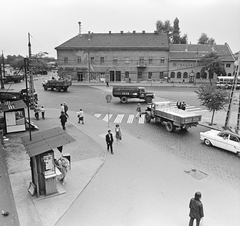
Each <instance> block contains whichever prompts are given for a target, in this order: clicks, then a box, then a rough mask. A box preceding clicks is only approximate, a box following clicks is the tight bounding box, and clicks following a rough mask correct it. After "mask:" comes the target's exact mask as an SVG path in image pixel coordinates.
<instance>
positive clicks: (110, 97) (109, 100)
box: [105, 94, 112, 103]
mask: <svg viewBox="0 0 240 226" xmlns="http://www.w3.org/2000/svg"><path fill="white" fill-rule="evenodd" d="M105 98H106V100H107V103H111V100H112V95H110V94H108V95H106V97H105Z"/></svg>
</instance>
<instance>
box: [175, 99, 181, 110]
mask: <svg viewBox="0 0 240 226" xmlns="http://www.w3.org/2000/svg"><path fill="white" fill-rule="evenodd" d="M176 105H177V108H178V109H182V102H181V101H180V100H178V101H177V104H176Z"/></svg>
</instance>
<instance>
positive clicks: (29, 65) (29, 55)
mask: <svg viewBox="0 0 240 226" xmlns="http://www.w3.org/2000/svg"><path fill="white" fill-rule="evenodd" d="M31 57H32V51H31V42H30V33H28V58H29V61H28V67H29V88H30V103H31V104H30V107H31V108H32V109H34V108H35V103H34V98H33V93H34V84H33V74H32V70H31Z"/></svg>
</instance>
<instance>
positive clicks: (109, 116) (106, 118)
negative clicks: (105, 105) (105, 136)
mask: <svg viewBox="0 0 240 226" xmlns="http://www.w3.org/2000/svg"><path fill="white" fill-rule="evenodd" d="M112 115H113V114H106V115H105V116H104V118H103V121H105V122H108V121H109V120H110V119H111V118H112Z"/></svg>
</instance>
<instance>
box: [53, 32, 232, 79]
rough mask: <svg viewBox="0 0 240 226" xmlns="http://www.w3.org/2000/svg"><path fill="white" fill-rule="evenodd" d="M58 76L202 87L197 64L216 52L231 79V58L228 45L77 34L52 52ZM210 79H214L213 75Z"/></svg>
mask: <svg viewBox="0 0 240 226" xmlns="http://www.w3.org/2000/svg"><path fill="white" fill-rule="evenodd" d="M55 49H56V50H57V60H58V75H59V76H60V77H62V76H64V75H71V77H72V79H76V80H78V81H97V82H99V81H106V80H107V81H110V82H129V81H130V80H131V81H133V82H140V81H163V80H166V81H168V82H188V83H193V82H197V83H204V82H209V75H208V73H207V72H206V73H204V74H203V75H201V74H200V71H201V66H199V60H200V58H201V57H203V56H204V55H207V54H209V53H211V52H216V53H217V54H218V55H220V57H221V60H222V62H223V66H224V68H225V70H226V72H227V75H229V76H230V75H232V73H233V69H234V61H235V59H234V55H233V54H232V51H231V49H230V48H229V46H228V44H225V45H214V46H209V45H203V44H186V45H185V44H169V42H168V37H167V35H166V34H165V33H158V32H156V31H155V32H153V33H146V32H145V31H142V32H141V33H137V32H135V31H133V32H131V33H130V32H128V33H124V32H122V31H121V32H120V33H112V32H111V31H109V33H96V34H95V33H91V32H88V33H87V34H78V35H76V36H75V37H73V38H72V39H70V40H68V41H66V42H64V43H63V44H61V45H59V46H58V47H56V48H55ZM212 79H216V75H214V77H213V78H212Z"/></svg>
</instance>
